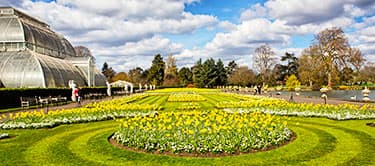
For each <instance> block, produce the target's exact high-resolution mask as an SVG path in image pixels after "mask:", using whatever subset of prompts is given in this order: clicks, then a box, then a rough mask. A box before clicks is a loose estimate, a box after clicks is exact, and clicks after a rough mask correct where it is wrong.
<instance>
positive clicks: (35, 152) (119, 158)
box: [0, 91, 375, 165]
mask: <svg viewBox="0 0 375 166" xmlns="http://www.w3.org/2000/svg"><path fill="white" fill-rule="evenodd" d="M211 92H212V91H211ZM211 92H210V93H203V92H202V93H201V92H197V93H201V95H202V96H203V97H205V98H206V101H202V102H199V104H200V106H201V108H202V109H212V108H213V106H214V105H215V103H217V102H220V101H238V100H239V99H235V98H226V97H223V96H216V95H215V94H214V93H211ZM167 98H168V94H167V93H166V94H160V95H151V96H149V97H146V98H143V99H140V100H138V101H134V102H135V103H139V104H143V103H144V104H146V103H147V104H159V105H160V106H163V107H164V109H163V111H175V110H174V108H176V107H178V106H179V105H181V104H182V103H183V102H167ZM283 118H285V119H287V121H288V127H289V128H290V129H292V130H293V132H294V133H295V135H296V139H295V140H294V141H293V142H291V143H289V144H287V145H284V146H282V147H279V148H277V149H274V150H270V151H265V152H257V153H252V154H242V155H238V156H226V157H216V158H203V157H201V158H192V157H173V156H166V155H155V154H146V153H142V152H131V151H126V150H123V149H120V148H117V147H114V146H112V145H111V144H109V143H108V137H110V136H111V135H112V134H113V133H114V132H115V131H116V130H118V129H119V122H117V121H115V120H110V121H101V122H91V123H83V124H70V125H60V126H57V127H55V128H52V129H16V130H0V134H1V133H8V134H9V135H10V136H12V138H9V139H2V140H0V161H1V164H0V165H375V157H374V154H375V128H374V127H369V126H366V123H370V122H374V120H373V119H371V120H346V121H336V120H329V119H326V118H303V117H283Z"/></svg>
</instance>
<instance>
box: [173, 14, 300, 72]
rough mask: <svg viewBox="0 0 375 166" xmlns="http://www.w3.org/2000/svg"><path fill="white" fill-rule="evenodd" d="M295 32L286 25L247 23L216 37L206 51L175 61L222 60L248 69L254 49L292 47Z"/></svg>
mask: <svg viewBox="0 0 375 166" xmlns="http://www.w3.org/2000/svg"><path fill="white" fill-rule="evenodd" d="M292 31H293V28H291V27H289V26H286V25H285V22H283V21H274V22H271V21H269V20H267V19H252V20H247V21H243V22H242V23H240V24H238V25H236V27H235V28H233V30H232V31H230V32H227V33H223V32H221V33H217V34H216V36H215V37H214V39H212V40H211V41H210V42H208V43H207V44H206V45H205V46H204V47H203V48H194V49H192V50H184V51H182V52H181V54H178V55H177V56H176V57H177V60H178V59H187V58H190V61H189V62H186V63H189V64H191V65H193V64H194V63H195V62H196V61H197V60H198V59H199V58H204V59H205V58H209V57H212V58H215V59H218V58H220V59H222V60H223V61H224V62H225V63H227V62H229V61H231V60H235V61H236V62H237V63H238V64H241V65H249V64H251V54H252V53H253V50H254V48H256V47H259V46H260V45H262V44H270V45H271V46H272V47H273V48H276V47H286V46H289V44H290V43H289V42H290V33H291V32H292ZM191 59H192V60H191Z"/></svg>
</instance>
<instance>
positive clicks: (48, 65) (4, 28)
mask: <svg viewBox="0 0 375 166" xmlns="http://www.w3.org/2000/svg"><path fill="white" fill-rule="evenodd" d="M69 80H74V82H75V83H76V84H78V85H79V86H105V85H106V84H105V81H106V78H105V76H104V75H103V74H102V73H101V72H100V71H99V70H98V69H97V68H96V67H95V59H94V57H92V56H77V54H76V53H75V51H74V48H73V47H72V45H71V44H70V42H69V41H68V40H66V39H65V38H64V37H63V36H61V35H59V34H57V33H56V32H54V31H52V30H51V29H50V28H49V25H47V24H46V23H44V22H42V21H40V20H38V19H35V18H33V17H31V16H28V15H26V14H25V13H22V12H20V11H18V10H16V9H14V8H12V7H0V86H3V87H9V88H20V87H43V88H47V87H68V82H69Z"/></svg>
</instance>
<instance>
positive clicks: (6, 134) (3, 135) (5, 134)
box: [0, 133, 9, 139]
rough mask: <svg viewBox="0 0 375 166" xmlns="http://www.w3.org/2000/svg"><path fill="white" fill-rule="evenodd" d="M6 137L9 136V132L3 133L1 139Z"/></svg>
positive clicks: (0, 135)
mask: <svg viewBox="0 0 375 166" xmlns="http://www.w3.org/2000/svg"><path fill="white" fill-rule="evenodd" d="M4 138H9V134H8V133H1V134H0V139H4Z"/></svg>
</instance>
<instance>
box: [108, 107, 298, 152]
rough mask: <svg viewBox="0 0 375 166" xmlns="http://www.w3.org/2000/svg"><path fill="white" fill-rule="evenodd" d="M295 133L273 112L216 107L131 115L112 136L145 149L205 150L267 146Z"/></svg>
mask: <svg viewBox="0 0 375 166" xmlns="http://www.w3.org/2000/svg"><path fill="white" fill-rule="evenodd" d="M291 135H292V132H291V131H290V130H289V129H288V128H286V122H282V121H281V120H280V119H278V118H276V117H274V116H271V115H266V114H262V113H259V112H254V113H242V114H239V113H233V114H232V113H227V112H224V111H219V110H212V111H207V112H202V111H189V112H177V113H171V112H164V113H159V114H155V115H150V116H148V117H145V116H136V117H128V118H125V119H123V120H122V124H121V128H120V130H119V131H117V132H116V133H115V134H114V135H113V137H112V138H113V139H115V140H117V142H118V143H120V144H122V145H124V146H127V147H133V148H136V149H140V150H145V151H158V152H161V153H163V152H171V153H198V154H204V153H234V152H249V151H251V150H259V149H264V148H267V147H270V146H277V145H280V144H282V143H284V142H286V141H288V140H290V138H291Z"/></svg>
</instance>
